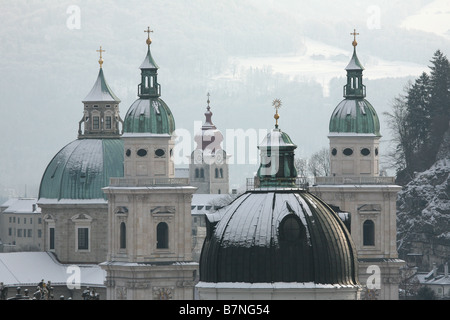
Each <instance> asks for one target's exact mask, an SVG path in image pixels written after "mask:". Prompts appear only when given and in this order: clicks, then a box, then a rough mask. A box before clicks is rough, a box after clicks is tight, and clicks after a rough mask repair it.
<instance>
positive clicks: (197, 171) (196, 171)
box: [195, 168, 200, 178]
mask: <svg viewBox="0 0 450 320" xmlns="http://www.w3.org/2000/svg"><path fill="white" fill-rule="evenodd" d="M199 176H200V171H199V170H198V168H197V169H195V177H196V178H198V177H199Z"/></svg>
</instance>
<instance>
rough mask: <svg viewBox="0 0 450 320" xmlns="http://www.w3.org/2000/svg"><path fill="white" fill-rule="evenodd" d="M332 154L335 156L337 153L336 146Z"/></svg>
mask: <svg viewBox="0 0 450 320" xmlns="http://www.w3.org/2000/svg"><path fill="white" fill-rule="evenodd" d="M331 154H332V155H333V156H335V155H336V154H337V150H336V148H333V150H331Z"/></svg>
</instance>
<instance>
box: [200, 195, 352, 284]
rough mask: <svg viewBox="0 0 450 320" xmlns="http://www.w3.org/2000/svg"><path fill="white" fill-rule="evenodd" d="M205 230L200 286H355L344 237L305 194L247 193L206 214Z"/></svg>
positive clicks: (336, 221)
mask: <svg viewBox="0 0 450 320" xmlns="http://www.w3.org/2000/svg"><path fill="white" fill-rule="evenodd" d="M215 218H220V220H219V221H214V219H215ZM207 225H208V228H207V237H206V239H205V243H204V245H203V248H202V254H201V258H200V281H204V282H247V283H270V282H314V283H320V284H342V285H356V284H358V280H357V259H356V250H355V248H354V245H353V242H352V240H351V237H350V234H349V232H348V231H347V229H346V227H345V226H344V224H343V222H342V221H341V220H340V218H339V217H338V215H337V214H336V213H335V212H334V211H333V210H331V208H330V207H329V206H328V205H326V204H325V203H324V202H323V201H322V200H320V199H319V198H317V197H316V196H314V195H312V194H311V193H309V192H307V191H305V190H302V189H278V190H275V189H273V190H268V189H255V190H252V191H248V192H246V193H245V194H243V195H241V196H240V197H238V198H237V199H236V200H235V201H233V202H232V203H231V204H230V205H229V206H227V207H225V208H223V209H221V210H219V211H218V212H217V213H216V214H214V215H209V216H208V219H207Z"/></svg>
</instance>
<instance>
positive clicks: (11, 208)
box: [2, 198, 41, 214]
mask: <svg viewBox="0 0 450 320" xmlns="http://www.w3.org/2000/svg"><path fill="white" fill-rule="evenodd" d="M36 203H37V199H36V198H13V199H9V200H8V201H6V202H5V203H3V204H2V207H6V209H5V210H4V211H3V212H4V213H30V214H31V213H40V212H41V209H40V208H39V207H38V206H37V205H36Z"/></svg>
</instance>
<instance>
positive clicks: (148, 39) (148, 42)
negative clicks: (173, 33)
mask: <svg viewBox="0 0 450 320" xmlns="http://www.w3.org/2000/svg"><path fill="white" fill-rule="evenodd" d="M144 32H147V33H148V38H147V45H150V44H151V43H152V39H150V32H153V30H150V27H147V30H144Z"/></svg>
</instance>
